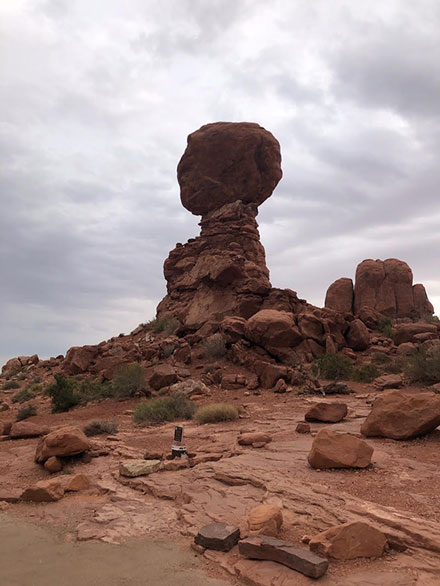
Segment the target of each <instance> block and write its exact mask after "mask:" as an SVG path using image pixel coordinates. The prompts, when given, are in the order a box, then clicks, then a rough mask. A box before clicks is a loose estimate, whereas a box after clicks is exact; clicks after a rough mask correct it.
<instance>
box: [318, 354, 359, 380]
mask: <svg viewBox="0 0 440 586" xmlns="http://www.w3.org/2000/svg"><path fill="white" fill-rule="evenodd" d="M352 370H353V364H352V362H351V360H350V359H349V358H347V357H345V356H343V355H342V354H324V355H323V356H320V357H319V358H317V359H316V360H315V362H314V363H313V364H312V372H313V374H315V375H316V376H318V377H322V378H325V379H327V380H341V379H342V380H344V379H348V378H350V375H351V373H352Z"/></svg>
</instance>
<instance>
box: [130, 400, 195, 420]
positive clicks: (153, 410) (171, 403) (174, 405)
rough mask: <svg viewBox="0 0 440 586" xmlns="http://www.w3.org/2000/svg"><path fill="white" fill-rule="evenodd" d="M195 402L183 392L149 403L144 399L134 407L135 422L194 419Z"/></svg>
mask: <svg viewBox="0 0 440 586" xmlns="http://www.w3.org/2000/svg"><path fill="white" fill-rule="evenodd" d="M194 411H195V407H194V404H193V403H192V402H191V401H190V400H189V399H188V397H186V396H185V395H184V394H183V393H173V394H171V395H170V396H168V397H158V398H157V399H153V400H152V401H149V402H148V403H147V402H145V401H143V402H142V403H139V404H138V405H136V407H135V408H134V413H133V420H134V422H135V423H162V422H163V421H174V420H175V419H192V416H193V414H194Z"/></svg>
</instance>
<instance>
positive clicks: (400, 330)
mask: <svg viewBox="0 0 440 586" xmlns="http://www.w3.org/2000/svg"><path fill="white" fill-rule="evenodd" d="M426 333H429V334H433V335H434V336H438V329H437V326H436V325H435V324H428V323H424V322H418V323H409V324H398V325H396V326H395V328H394V342H395V344H397V345H400V344H403V343H404V342H416V341H417V338H416V336H417V335H419V334H426Z"/></svg>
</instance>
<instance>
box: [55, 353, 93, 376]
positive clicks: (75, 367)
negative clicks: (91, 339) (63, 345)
mask: <svg viewBox="0 0 440 586" xmlns="http://www.w3.org/2000/svg"><path fill="white" fill-rule="evenodd" d="M97 354H98V349H97V347H96V346H81V347H77V346H74V347H73V348H70V349H69V350H68V351H67V354H66V358H65V360H64V363H63V370H64V372H65V373H66V374H67V375H75V374H81V373H83V372H87V370H88V368H89V367H90V365H91V363H92V362H93V360H94V358H95V357H96V356H97Z"/></svg>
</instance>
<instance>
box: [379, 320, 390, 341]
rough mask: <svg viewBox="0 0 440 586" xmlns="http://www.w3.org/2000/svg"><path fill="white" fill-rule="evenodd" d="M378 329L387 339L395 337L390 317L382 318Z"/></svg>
mask: <svg viewBox="0 0 440 586" xmlns="http://www.w3.org/2000/svg"><path fill="white" fill-rule="evenodd" d="M377 329H378V330H379V332H381V333H382V334H383V335H384V336H386V337H387V338H392V337H393V333H394V330H393V322H392V320H391V318H390V317H381V318H380V320H379V321H378V322H377Z"/></svg>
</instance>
